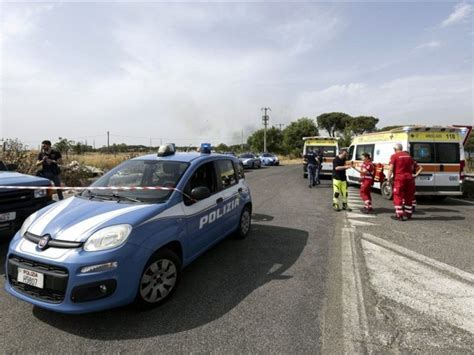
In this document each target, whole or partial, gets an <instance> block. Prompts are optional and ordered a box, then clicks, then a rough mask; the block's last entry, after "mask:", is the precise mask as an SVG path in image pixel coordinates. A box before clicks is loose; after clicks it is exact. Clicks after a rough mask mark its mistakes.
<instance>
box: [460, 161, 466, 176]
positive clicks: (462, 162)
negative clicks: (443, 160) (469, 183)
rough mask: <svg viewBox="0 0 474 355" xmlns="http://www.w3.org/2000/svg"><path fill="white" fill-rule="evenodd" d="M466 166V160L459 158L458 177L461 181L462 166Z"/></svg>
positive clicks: (462, 174)
mask: <svg viewBox="0 0 474 355" xmlns="http://www.w3.org/2000/svg"><path fill="white" fill-rule="evenodd" d="M465 167H466V161H465V160H461V161H460V163H459V179H460V180H461V181H463V180H464V177H465V175H464V168H465Z"/></svg>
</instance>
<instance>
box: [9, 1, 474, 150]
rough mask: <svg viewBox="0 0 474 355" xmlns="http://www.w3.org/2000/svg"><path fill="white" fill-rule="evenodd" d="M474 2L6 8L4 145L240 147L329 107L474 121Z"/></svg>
mask: <svg viewBox="0 0 474 355" xmlns="http://www.w3.org/2000/svg"><path fill="white" fill-rule="evenodd" d="M473 9H474V7H473V3H472V2H471V1H462V2H459V1H458V2H446V1H445V2H409V1H408V2H390V3H388V2H385V3H381V2H355V1H354V2H345V3H343V2H312V3H311V2H306V3H300V2H284V3H281V2H280V3H269V2H260V3H252V2H242V3H196V2H195V3H191V2H188V3H174V4H173V3H158V2H140V3H138V2H94V3H92V2H76V3H72V2H67V1H62V2H58V3H42V2H26V3H18V2H2V3H1V8H0V14H1V15H0V19H1V32H0V48H1V63H0V64H1V69H0V75H1V78H0V85H1V87H0V99H1V101H0V114H1V119H0V138H19V139H21V140H22V141H24V142H25V143H27V144H30V145H32V146H37V145H38V143H39V142H40V141H41V140H43V139H47V138H48V139H51V140H53V141H55V140H57V138H58V137H59V136H61V137H67V138H69V139H74V140H76V141H82V142H84V141H85V140H87V142H88V144H92V143H94V142H95V144H96V146H102V145H103V144H105V143H106V132H107V131H110V135H111V143H120V142H125V143H129V144H145V145H148V144H150V140H151V142H152V144H153V145H157V144H159V142H160V138H161V139H162V140H163V141H164V142H175V143H177V144H178V145H187V144H198V143H199V142H202V141H210V142H211V143H213V144H218V143H220V142H225V143H227V144H232V143H233V144H236V143H240V141H241V134H242V133H241V132H242V131H243V132H244V135H245V139H246V137H247V135H248V133H249V132H251V131H252V130H254V129H257V128H260V127H262V126H261V114H262V113H261V111H260V109H261V108H262V107H264V106H269V107H271V109H272V111H271V113H270V124H273V125H276V124H279V123H284V124H286V123H288V122H290V121H293V120H296V119H297V118H299V117H302V116H306V117H311V118H315V117H316V116H318V115H319V114H321V113H323V112H331V111H342V112H346V113H349V114H351V115H373V116H376V117H379V118H380V123H379V126H380V127H382V126H385V125H393V124H414V123H418V124H456V123H464V124H469V123H470V124H473V121H474V112H473V101H474V98H473V94H474V89H473V73H474V70H473V65H474V61H473V49H474V47H473V39H474V28H473Z"/></svg>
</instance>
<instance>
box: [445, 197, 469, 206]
mask: <svg viewBox="0 0 474 355" xmlns="http://www.w3.org/2000/svg"><path fill="white" fill-rule="evenodd" d="M449 199H450V200H453V201H458V202H465V203H468V204H470V205H474V202H472V201H468V200H461V199H460V198H454V197H450V198H449Z"/></svg>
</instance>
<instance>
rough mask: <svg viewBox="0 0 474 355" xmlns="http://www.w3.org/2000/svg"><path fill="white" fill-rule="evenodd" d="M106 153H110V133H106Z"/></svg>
mask: <svg viewBox="0 0 474 355" xmlns="http://www.w3.org/2000/svg"><path fill="white" fill-rule="evenodd" d="M107 153H110V132H109V131H107Z"/></svg>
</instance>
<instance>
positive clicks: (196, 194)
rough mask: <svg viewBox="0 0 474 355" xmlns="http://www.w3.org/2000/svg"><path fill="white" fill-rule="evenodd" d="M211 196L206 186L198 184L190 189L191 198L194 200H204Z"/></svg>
mask: <svg viewBox="0 0 474 355" xmlns="http://www.w3.org/2000/svg"><path fill="white" fill-rule="evenodd" d="M209 196H211V190H209V188H208V187H207V186H198V187H195V188H194V189H192V190H191V198H193V199H194V200H196V201H200V200H204V199H205V198H208V197H209Z"/></svg>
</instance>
